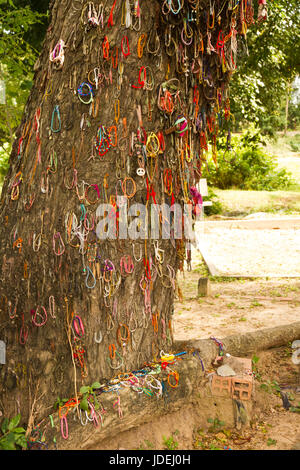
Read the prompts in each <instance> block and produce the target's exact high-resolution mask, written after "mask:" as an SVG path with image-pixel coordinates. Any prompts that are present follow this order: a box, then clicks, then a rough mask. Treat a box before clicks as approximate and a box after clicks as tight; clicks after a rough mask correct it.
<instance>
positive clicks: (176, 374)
mask: <svg viewBox="0 0 300 470" xmlns="http://www.w3.org/2000/svg"><path fill="white" fill-rule="evenodd" d="M170 377H174V378H175V380H176V383H175V385H173V384H171V382H170ZM178 382H179V374H178V372H176V371H172V372H170V373H169V375H168V384H169V385H170V387H172V388H176V387H178Z"/></svg>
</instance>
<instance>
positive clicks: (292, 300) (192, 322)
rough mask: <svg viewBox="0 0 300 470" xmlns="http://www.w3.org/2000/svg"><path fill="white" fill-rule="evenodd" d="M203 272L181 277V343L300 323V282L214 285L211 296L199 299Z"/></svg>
mask: <svg viewBox="0 0 300 470" xmlns="http://www.w3.org/2000/svg"><path fill="white" fill-rule="evenodd" d="M200 276H201V273H199V272H195V271H193V272H185V273H184V275H182V274H180V275H179V276H178V283H179V286H180V288H181V290H182V294H183V301H182V302H181V301H179V300H177V301H176V303H175V314H174V331H175V338H176V339H178V340H183V339H192V338H208V337H210V336H215V337H219V338H223V337H225V336H228V335H231V334H236V333H246V332H248V331H254V330H256V329H261V328H270V327H273V326H278V325H284V324H287V323H292V322H295V321H299V319H300V279H276V280H265V279H257V280H253V281H251V280H234V281H230V282H228V281H227V282H224V281H220V282H218V281H211V282H210V285H211V295H210V296H209V297H200V298H198V297H197V286H198V279H199V277H200Z"/></svg>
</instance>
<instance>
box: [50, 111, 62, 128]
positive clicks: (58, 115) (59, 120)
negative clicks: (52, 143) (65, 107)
mask: <svg viewBox="0 0 300 470" xmlns="http://www.w3.org/2000/svg"><path fill="white" fill-rule="evenodd" d="M55 115H57V118H58V123H59V127H58V129H54V119H55ZM51 131H52V132H60V131H61V117H60V112H59V106H58V105H56V106H54V110H53V113H52V119H51Z"/></svg>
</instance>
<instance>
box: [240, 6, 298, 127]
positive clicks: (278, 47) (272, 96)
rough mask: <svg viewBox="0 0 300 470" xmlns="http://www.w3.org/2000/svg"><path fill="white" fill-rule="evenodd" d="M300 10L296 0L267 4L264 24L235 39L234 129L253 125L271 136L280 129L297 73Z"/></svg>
mask: <svg viewBox="0 0 300 470" xmlns="http://www.w3.org/2000/svg"><path fill="white" fill-rule="evenodd" d="M299 31H300V10H299V2H298V1H297V0H291V1H289V0H274V1H272V2H268V21H267V22H266V23H263V24H259V23H257V22H256V24H254V25H253V27H252V28H250V29H249V31H248V33H247V41H245V40H244V38H243V37H240V39H239V48H238V50H239V55H238V69H237V71H236V73H235V75H234V77H233V80H232V83H231V97H232V101H233V104H232V112H233V114H234V115H235V120H236V123H235V124H236V129H237V130H241V128H242V127H246V126H247V123H253V122H255V123H256V125H257V126H258V127H259V128H260V129H261V130H263V131H264V132H265V133H269V134H272V135H274V132H275V131H276V130H278V129H279V128H280V127H281V120H282V119H281V116H280V115H281V110H284V111H285V107H286V98H287V97H289V95H290V88H291V84H292V83H293V81H294V79H295V78H296V76H297V75H299V70H300V63H299V57H300V50H299V47H300V46H299V44H300V41H299Z"/></svg>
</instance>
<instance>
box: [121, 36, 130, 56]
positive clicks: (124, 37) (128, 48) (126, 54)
mask: <svg viewBox="0 0 300 470" xmlns="http://www.w3.org/2000/svg"><path fill="white" fill-rule="evenodd" d="M124 39H126V43H127V52H126V53H125V52H124V47H123V41H124ZM121 49H122V53H123V56H124V57H128V56H129V55H130V47H129V40H128V37H127V36H123V38H122V41H121Z"/></svg>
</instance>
